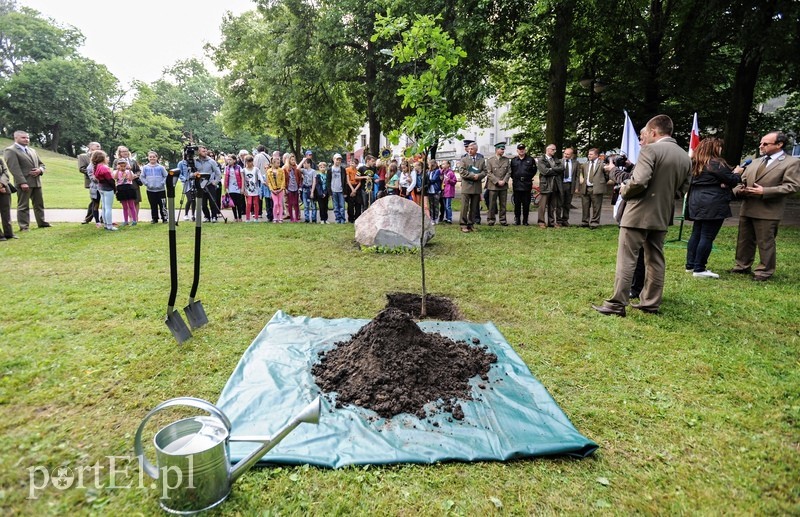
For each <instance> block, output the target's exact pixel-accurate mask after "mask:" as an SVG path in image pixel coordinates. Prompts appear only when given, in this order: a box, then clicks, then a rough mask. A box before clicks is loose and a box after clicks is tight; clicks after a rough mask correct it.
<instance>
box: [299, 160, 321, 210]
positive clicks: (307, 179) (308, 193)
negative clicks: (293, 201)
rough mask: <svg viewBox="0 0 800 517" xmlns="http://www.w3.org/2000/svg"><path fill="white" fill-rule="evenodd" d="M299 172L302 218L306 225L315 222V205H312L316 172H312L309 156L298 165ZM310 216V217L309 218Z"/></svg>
mask: <svg viewBox="0 0 800 517" xmlns="http://www.w3.org/2000/svg"><path fill="white" fill-rule="evenodd" d="M300 166H301V168H300V170H301V171H302V173H303V192H302V196H303V218H304V220H305V222H307V223H309V222H310V223H316V222H317V205H315V204H314V195H313V194H314V190H313V188H314V180H315V179H316V178H315V177H316V175H317V171H315V170H314V167H313V164H312V162H311V156H310V155H309V156H306V157H305V158H303V161H302V162H301V163H300ZM309 215H310V217H309Z"/></svg>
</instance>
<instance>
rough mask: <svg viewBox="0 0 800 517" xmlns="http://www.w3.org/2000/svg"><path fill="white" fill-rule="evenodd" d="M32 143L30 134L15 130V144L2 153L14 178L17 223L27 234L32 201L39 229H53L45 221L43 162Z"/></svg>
mask: <svg viewBox="0 0 800 517" xmlns="http://www.w3.org/2000/svg"><path fill="white" fill-rule="evenodd" d="M29 144H30V137H29V136H28V133H26V132H25V131H14V143H13V144H12V145H10V146H8V147H6V148H5V149H4V150H3V158H4V159H5V161H6V165H8V168H9V170H11V174H12V175H13V176H14V185H15V186H16V187H17V224H19V230H20V231H22V232H25V231H28V226H29V224H30V213H29V212H30V204H29V203H30V202H31V201H32V202H33V215H34V216H35V217H36V224H37V225H39V228H49V227H50V223H48V222H47V221H45V220H44V198H43V197H42V180H41V176H42V174H44V163H42V160H40V159H39V155H38V154H36V151H34V150H33V148H32V147H29Z"/></svg>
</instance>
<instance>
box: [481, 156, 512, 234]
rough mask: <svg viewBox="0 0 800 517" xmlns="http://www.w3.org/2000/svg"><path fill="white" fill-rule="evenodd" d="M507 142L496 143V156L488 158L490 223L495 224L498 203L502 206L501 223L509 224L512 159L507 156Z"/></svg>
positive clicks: (487, 183) (487, 186) (487, 185)
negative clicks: (508, 211) (509, 180)
mask: <svg viewBox="0 0 800 517" xmlns="http://www.w3.org/2000/svg"><path fill="white" fill-rule="evenodd" d="M505 152H506V143H505V142H499V143H496V144H494V156H492V157H490V158H487V159H486V189H487V190H488V191H489V216H488V218H487V219H488V223H487V224H488V225H489V226H494V223H495V221H496V220H497V213H498V205H499V207H500V209H499V212H500V224H501V225H502V226H508V221H506V203H507V202H508V179H509V178H510V177H511V160H509V159H508V157H507V156H505Z"/></svg>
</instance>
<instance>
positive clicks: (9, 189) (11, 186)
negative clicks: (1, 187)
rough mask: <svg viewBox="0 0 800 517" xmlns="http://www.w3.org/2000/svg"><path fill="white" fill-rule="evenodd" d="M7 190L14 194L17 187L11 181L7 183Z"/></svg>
mask: <svg viewBox="0 0 800 517" xmlns="http://www.w3.org/2000/svg"><path fill="white" fill-rule="evenodd" d="M8 191H9V192H11V193H12V194H16V193H17V187H15V186H14V185H12V184H11V183H9V184H8Z"/></svg>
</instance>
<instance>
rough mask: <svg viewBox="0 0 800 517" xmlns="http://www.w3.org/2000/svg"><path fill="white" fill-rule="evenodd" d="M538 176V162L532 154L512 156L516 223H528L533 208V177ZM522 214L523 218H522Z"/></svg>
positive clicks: (512, 182)
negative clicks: (523, 156)
mask: <svg viewBox="0 0 800 517" xmlns="http://www.w3.org/2000/svg"><path fill="white" fill-rule="evenodd" d="M534 176H536V162H535V161H534V160H533V157H532V156H528V155H525V158H520V157H519V156H515V157H513V158H511V189H512V191H513V194H512V195H513V196H514V224H520V221H521V222H522V223H523V224H525V225H527V224H528V213H529V211H530V208H531V192H532V191H533V177H534ZM520 212H521V214H520ZM520 215H521V216H522V218H521V219H520Z"/></svg>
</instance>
